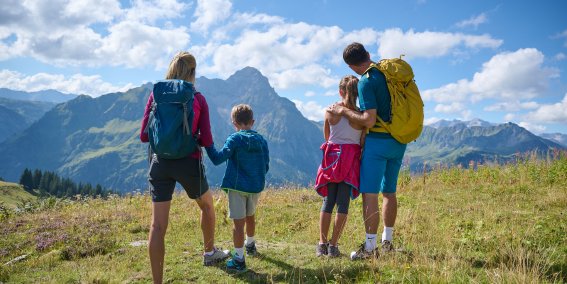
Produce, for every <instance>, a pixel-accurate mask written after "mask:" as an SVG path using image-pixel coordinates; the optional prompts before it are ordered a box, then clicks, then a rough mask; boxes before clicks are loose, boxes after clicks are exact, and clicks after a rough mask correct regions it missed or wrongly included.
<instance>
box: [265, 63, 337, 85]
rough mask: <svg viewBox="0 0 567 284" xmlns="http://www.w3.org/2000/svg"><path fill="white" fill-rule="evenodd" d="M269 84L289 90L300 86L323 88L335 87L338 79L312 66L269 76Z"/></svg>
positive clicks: (329, 72) (325, 70)
mask: <svg viewBox="0 0 567 284" xmlns="http://www.w3.org/2000/svg"><path fill="white" fill-rule="evenodd" d="M269 78H270V82H272V84H273V85H274V87H276V88H280V89H289V88H291V87H296V86H301V85H308V86H309V85H320V86H322V87H324V88H328V87H330V86H333V85H336V84H337V82H338V81H339V79H338V78H336V77H333V76H331V71H330V70H329V69H325V68H323V67H322V66H319V65H316V64H312V65H307V66H305V67H303V68H299V69H288V70H284V71H282V72H279V73H272V75H269Z"/></svg>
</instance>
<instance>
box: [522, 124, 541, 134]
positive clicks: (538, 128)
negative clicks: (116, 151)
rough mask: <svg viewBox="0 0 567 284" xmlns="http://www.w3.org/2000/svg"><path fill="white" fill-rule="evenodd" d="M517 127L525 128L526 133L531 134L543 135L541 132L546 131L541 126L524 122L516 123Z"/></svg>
mask: <svg viewBox="0 0 567 284" xmlns="http://www.w3.org/2000/svg"><path fill="white" fill-rule="evenodd" d="M518 125H520V126H521V127H523V128H525V129H527V130H528V131H530V132H533V133H535V134H539V133H543V132H545V129H547V128H546V127H545V126H543V125H539V124H534V123H531V122H525V121H522V122H520V123H518Z"/></svg>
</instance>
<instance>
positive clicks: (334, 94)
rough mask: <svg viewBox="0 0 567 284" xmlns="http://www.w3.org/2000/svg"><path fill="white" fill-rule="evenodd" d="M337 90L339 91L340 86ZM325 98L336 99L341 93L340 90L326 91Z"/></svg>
mask: <svg viewBox="0 0 567 284" xmlns="http://www.w3.org/2000/svg"><path fill="white" fill-rule="evenodd" d="M337 89H338V84H337ZM323 96H325V97H334V96H337V97H338V96H339V91H338V90H328V91H326V92H325V93H324V94H323Z"/></svg>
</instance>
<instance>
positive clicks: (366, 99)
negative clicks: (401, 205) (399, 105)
mask: <svg viewBox="0 0 567 284" xmlns="http://www.w3.org/2000/svg"><path fill="white" fill-rule="evenodd" d="M343 59H344V61H345V63H346V64H348V66H349V67H350V68H351V69H352V70H353V71H354V72H356V73H357V74H358V75H361V78H360V80H359V82H358V94H359V100H360V109H361V111H362V112H361V113H360V112H356V111H353V110H349V109H347V108H345V107H343V106H340V105H333V106H331V107H330V108H329V109H328V111H330V112H332V113H335V114H339V115H342V116H344V117H346V118H347V119H348V120H349V121H351V122H353V123H360V124H364V125H365V126H366V127H367V128H369V129H370V128H372V127H375V124H376V121H377V119H376V116H377V115H378V116H380V118H381V119H382V120H383V121H384V122H386V123H387V122H389V121H390V120H391V117H390V113H391V105H390V101H391V99H390V92H389V91H388V86H387V85H386V78H385V77H384V74H383V73H382V72H380V71H379V70H378V69H376V68H370V65H371V64H372V63H373V62H372V61H371V60H370V54H369V53H368V52H367V51H366V49H365V48H364V46H363V45H362V44H360V43H357V42H355V43H352V44H350V45H348V46H347V47H346V48H345V49H344V51H343ZM405 150H406V144H402V143H400V142H398V141H397V140H396V139H394V138H393V137H392V136H391V135H390V134H389V133H383V132H372V131H370V133H368V135H367V136H366V142H365V144H364V149H363V154H362V160H361V165H360V192H361V193H362V206H363V207H364V208H363V217H364V225H365V230H366V241H365V242H364V243H363V244H362V245H361V246H360V249H359V250H358V251H355V252H352V253H351V259H353V260H356V259H365V258H369V257H372V256H375V255H376V253H377V251H378V249H377V245H376V235H377V231H378V224H379V222H380V216H379V210H378V194H379V193H380V192H381V193H382V196H383V205H382V217H383V219H384V231H383V233H382V242H381V250H382V251H383V252H386V251H392V250H393V245H392V233H393V227H394V223H395V222H396V215H397V209H398V201H397V199H396V183H397V180H398V174H399V171H400V167H401V165H402V159H403V156H404V153H405Z"/></svg>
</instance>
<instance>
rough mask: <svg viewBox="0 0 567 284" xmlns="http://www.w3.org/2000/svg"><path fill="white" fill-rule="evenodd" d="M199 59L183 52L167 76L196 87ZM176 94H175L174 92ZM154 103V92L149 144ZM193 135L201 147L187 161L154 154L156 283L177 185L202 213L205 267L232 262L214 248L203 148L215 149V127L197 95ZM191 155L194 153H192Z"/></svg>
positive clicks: (148, 108)
mask: <svg viewBox="0 0 567 284" xmlns="http://www.w3.org/2000/svg"><path fill="white" fill-rule="evenodd" d="M196 67H197V63H196V60H195V57H194V56H193V55H192V54H190V53H189V52H179V53H177V54H176V55H175V57H174V58H173V60H172V61H171V63H170V64H169V68H168V70H167V73H166V77H165V78H166V79H179V80H183V81H185V82H189V83H191V84H193V85H192V86H194V84H195V69H196ZM170 91H172V92H175V90H170ZM153 102H154V94H153V92H152V93H151V94H150V97H149V99H148V103H147V104H146V109H145V112H144V118H143V120H142V130H141V131H140V140H142V142H148V141H149V137H148V133H147V132H146V131H145V130H146V126H147V125H148V120H149V117H150V111H151V109H152V104H153ZM189 123H191V124H192V128H191V129H192V134H193V135H194V136H197V135H198V136H199V139H198V140H197V143H198V145H197V147H195V150H194V151H193V152H192V153H190V154H189V155H188V156H187V157H183V158H180V159H164V158H160V157H158V156H157V155H155V154H153V155H152V156H151V164H150V171H149V174H148V175H149V176H148V181H149V183H150V191H151V196H152V224H151V227H150V235H149V246H148V249H149V254H150V263H151V267H152V276H153V279H154V283H161V282H162V279H163V265H164V263H163V261H164V255H165V245H164V239H165V232H166V230H167V224H168V219H169V208H170V205H171V199H172V195H173V191H174V189H175V183H176V182H178V183H179V184H181V185H182V186H183V188H184V189H185V192H186V193H187V195H188V196H189V198H190V199H194V200H195V201H196V202H197V204H198V205H199V208H200V209H201V230H202V232H203V242H204V250H205V252H204V254H203V262H204V265H212V264H214V263H217V262H220V261H222V260H224V259H226V258H228V254H227V253H225V252H223V251H222V250H220V249H216V248H215V246H214V240H215V209H214V206H213V198H212V194H211V191H209V185H208V184H207V179H206V177H205V174H204V167H203V161H202V156H201V151H200V148H199V146H205V147H208V146H212V145H213V137H212V135H211V125H210V121H209V107H208V105H207V101H206V100H205V97H204V96H203V95H202V94H201V93H198V92H195V95H194V99H193V120H192V121H191V122H189ZM189 151H190V150H189Z"/></svg>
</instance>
